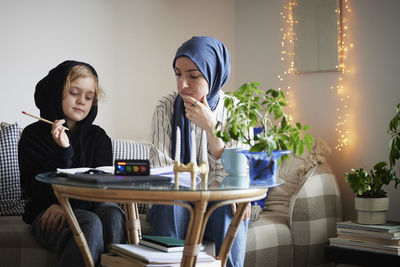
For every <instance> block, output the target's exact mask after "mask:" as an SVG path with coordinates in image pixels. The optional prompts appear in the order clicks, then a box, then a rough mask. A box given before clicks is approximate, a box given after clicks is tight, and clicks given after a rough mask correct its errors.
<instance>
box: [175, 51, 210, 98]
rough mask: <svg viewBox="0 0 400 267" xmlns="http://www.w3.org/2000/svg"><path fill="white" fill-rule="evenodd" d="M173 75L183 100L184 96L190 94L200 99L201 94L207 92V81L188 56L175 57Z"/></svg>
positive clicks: (203, 94)
mask: <svg viewBox="0 0 400 267" xmlns="http://www.w3.org/2000/svg"><path fill="white" fill-rule="evenodd" d="M175 76H176V83H177V86H178V93H179V95H180V96H181V97H182V98H183V100H184V101H185V97H184V96H191V97H193V98H195V99H197V100H199V101H200V100H201V98H202V97H203V96H206V95H207V94H208V91H209V85H208V82H207V80H206V78H204V76H203V74H202V73H201V72H200V71H199V69H198V68H197V66H196V64H194V63H193V61H192V60H191V59H190V58H188V57H179V58H177V59H176V61H175Z"/></svg>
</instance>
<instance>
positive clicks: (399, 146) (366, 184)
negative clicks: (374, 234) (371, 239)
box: [345, 104, 400, 224]
mask: <svg viewBox="0 0 400 267" xmlns="http://www.w3.org/2000/svg"><path fill="white" fill-rule="evenodd" d="M387 132H388V133H390V135H391V139H390V142H389V148H390V152H389V162H390V166H388V164H387V163H386V162H385V161H381V162H378V163H377V164H375V166H374V167H373V169H372V170H370V171H369V172H367V171H366V170H364V169H363V168H359V169H357V170H354V169H352V170H351V172H350V173H345V180H346V182H347V183H349V184H350V188H351V189H352V191H353V192H354V193H355V194H356V198H355V209H356V210H357V221H358V223H361V224H384V223H386V211H387V210H388V209H389V198H388V197H387V193H386V192H385V191H384V190H383V185H388V184H389V183H391V182H394V187H395V188H396V189H397V185H398V184H399V182H400V179H399V178H398V177H397V176H396V173H395V171H394V170H393V169H392V168H393V167H394V166H395V164H396V161H397V160H398V159H399V158H400V104H398V105H397V107H396V115H395V116H394V117H393V118H392V120H391V121H390V123H389V127H388V129H387Z"/></svg>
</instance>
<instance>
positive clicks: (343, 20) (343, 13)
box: [331, 0, 354, 151]
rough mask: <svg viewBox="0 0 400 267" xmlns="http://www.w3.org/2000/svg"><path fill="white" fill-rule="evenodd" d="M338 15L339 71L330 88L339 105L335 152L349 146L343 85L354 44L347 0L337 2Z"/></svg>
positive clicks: (348, 102)
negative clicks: (351, 38)
mask: <svg viewBox="0 0 400 267" xmlns="http://www.w3.org/2000/svg"><path fill="white" fill-rule="evenodd" d="M336 12H337V15H338V22H337V23H338V33H339V34H338V36H339V38H338V43H337V44H338V54H339V65H338V66H337V69H338V70H339V71H340V73H339V75H338V78H337V80H336V85H335V86H332V87H331V89H332V90H335V92H336V95H337V96H338V98H339V101H340V102H339V105H338V107H337V108H336V112H337V122H336V127H335V131H336V135H337V143H336V146H335V149H336V150H339V151H341V150H342V149H343V148H344V147H346V146H347V145H349V143H350V141H351V138H350V131H349V113H350V108H349V107H350V96H349V94H348V90H346V87H345V85H344V78H345V76H346V75H348V74H349V73H351V70H350V68H349V66H348V65H347V57H348V53H349V50H350V49H351V48H353V47H354V44H353V43H352V42H351V41H350V38H349V33H348V29H349V25H348V16H349V15H350V13H351V8H350V3H349V0H341V1H339V7H338V9H337V10H336Z"/></svg>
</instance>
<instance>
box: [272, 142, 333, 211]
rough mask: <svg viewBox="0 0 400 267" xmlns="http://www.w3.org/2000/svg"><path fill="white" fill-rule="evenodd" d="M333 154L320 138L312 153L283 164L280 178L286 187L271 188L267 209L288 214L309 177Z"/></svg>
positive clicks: (293, 157)
mask: <svg viewBox="0 0 400 267" xmlns="http://www.w3.org/2000/svg"><path fill="white" fill-rule="evenodd" d="M330 152H331V150H330V148H329V147H328V145H327V144H326V143H325V142H324V141H323V140H322V139H320V138H318V139H316V140H315V144H314V145H313V147H312V149H311V151H310V152H308V151H305V152H304V153H303V154H302V155H301V157H299V156H293V155H292V156H291V157H290V160H286V161H284V162H282V164H281V165H280V166H279V169H278V177H279V178H282V179H283V180H285V185H283V186H280V187H276V188H271V190H270V192H269V196H268V198H267V199H266V201H265V209H267V210H272V211H278V212H282V213H284V214H287V213H288V210H289V204H290V200H291V198H292V196H293V195H295V194H296V193H297V192H299V190H300V188H301V187H302V186H303V184H304V182H305V181H306V180H307V177H308V176H309V175H310V174H311V173H312V170H314V169H315V168H316V167H317V166H318V165H319V164H320V163H323V162H325V161H326V159H325V157H326V156H327V155H329V154H330Z"/></svg>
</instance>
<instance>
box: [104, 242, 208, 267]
mask: <svg viewBox="0 0 400 267" xmlns="http://www.w3.org/2000/svg"><path fill="white" fill-rule="evenodd" d="M111 252H113V253H115V254H118V255H120V256H124V257H126V258H132V259H134V260H139V261H141V262H144V263H146V264H150V263H151V264H170V263H180V262H181V260H182V256H183V252H169V253H166V252H164V251H160V250H158V249H154V248H150V247H146V246H143V245H132V244H112V245H111ZM213 261H215V258H214V257H213V256H210V255H208V254H207V253H206V252H202V251H200V252H199V253H198V254H197V262H213Z"/></svg>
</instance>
